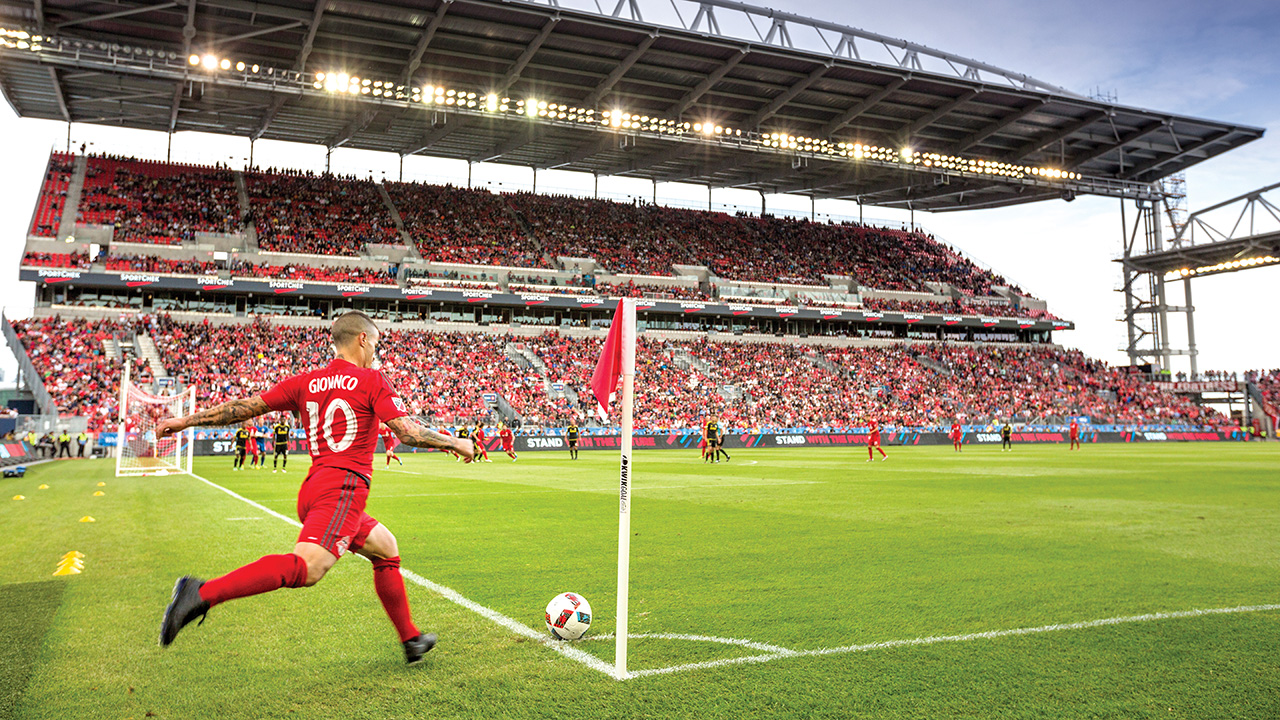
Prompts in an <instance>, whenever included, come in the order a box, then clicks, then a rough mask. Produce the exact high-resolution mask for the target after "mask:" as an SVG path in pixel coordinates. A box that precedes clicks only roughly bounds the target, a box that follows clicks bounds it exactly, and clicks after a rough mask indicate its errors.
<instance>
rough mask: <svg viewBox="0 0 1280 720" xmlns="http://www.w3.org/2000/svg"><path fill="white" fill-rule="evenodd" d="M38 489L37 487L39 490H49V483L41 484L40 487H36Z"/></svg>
mask: <svg viewBox="0 0 1280 720" xmlns="http://www.w3.org/2000/svg"><path fill="white" fill-rule="evenodd" d="M36 489H37V490H48V489H49V486H48V485H41V486H40V487H38V488H36Z"/></svg>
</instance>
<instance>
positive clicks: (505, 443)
mask: <svg viewBox="0 0 1280 720" xmlns="http://www.w3.org/2000/svg"><path fill="white" fill-rule="evenodd" d="M498 439H499V440H501V441H502V452H504V453H506V454H507V457H509V458H511V462H515V461H516V460H517V459H518V458H519V456H518V455H517V454H516V449H515V447H516V438H515V436H514V435H512V434H511V428H509V427H507V426H506V424H505V423H503V425H502V429H501V430H499V431H498Z"/></svg>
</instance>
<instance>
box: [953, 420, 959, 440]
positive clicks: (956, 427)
mask: <svg viewBox="0 0 1280 720" xmlns="http://www.w3.org/2000/svg"><path fill="white" fill-rule="evenodd" d="M951 437H953V438H958V437H960V423H951Z"/></svg>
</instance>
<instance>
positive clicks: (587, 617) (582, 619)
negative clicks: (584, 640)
mask: <svg viewBox="0 0 1280 720" xmlns="http://www.w3.org/2000/svg"><path fill="white" fill-rule="evenodd" d="M546 618H547V629H548V630H550V631H551V634H552V635H553V636H554V637H556V638H557V639H559V640H577V639H578V638H580V637H582V636H583V635H585V634H586V632H587V629H588V628H590V627H591V604H590V603H588V602H587V599H586V598H584V597H582V596H581V595H579V594H578V593H571V592H567V593H560V594H559V595H557V596H555V597H553V598H551V602H549V603H547V615H546Z"/></svg>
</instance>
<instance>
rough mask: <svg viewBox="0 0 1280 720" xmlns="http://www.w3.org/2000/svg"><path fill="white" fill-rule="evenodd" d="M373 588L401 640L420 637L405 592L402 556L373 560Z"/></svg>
mask: <svg viewBox="0 0 1280 720" xmlns="http://www.w3.org/2000/svg"><path fill="white" fill-rule="evenodd" d="M373 589H374V590H376V591H378V599H379V600H381V601H382V609H383V610H386V611H387V617H389V618H391V624H392V625H395V626H396V632H397V633H400V642H404V641H405V640H410V639H413V638H416V637H418V636H419V635H421V634H422V633H420V632H418V627H417V626H416V625H414V624H413V617H412V616H411V615H410V614H409V596H408V595H406V594H405V592H404V578H402V577H400V556H399V555H397V556H395V557H393V558H387V559H386V560H374V561H373Z"/></svg>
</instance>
